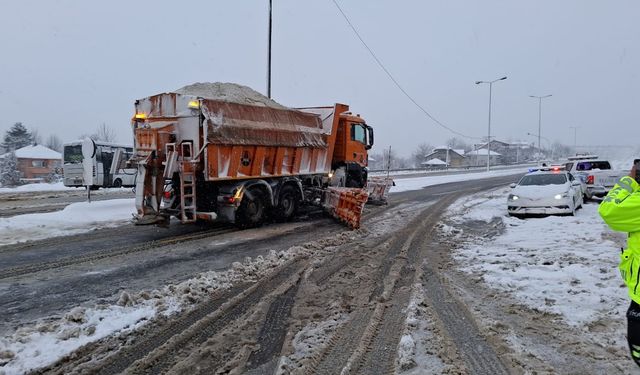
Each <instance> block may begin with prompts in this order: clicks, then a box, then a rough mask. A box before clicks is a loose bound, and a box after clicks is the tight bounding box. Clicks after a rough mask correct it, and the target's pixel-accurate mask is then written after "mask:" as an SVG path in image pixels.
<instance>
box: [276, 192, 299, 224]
mask: <svg viewBox="0 0 640 375" xmlns="http://www.w3.org/2000/svg"><path fill="white" fill-rule="evenodd" d="M299 204H300V194H299V192H298V191H297V190H296V189H295V188H294V187H293V186H291V185H285V186H284V187H283V188H282V191H281V192H280V198H279V199H278V206H277V207H276V210H275V214H276V219H277V220H278V221H287V220H291V218H292V217H293V215H295V213H296V211H297V209H298V205H299Z"/></svg>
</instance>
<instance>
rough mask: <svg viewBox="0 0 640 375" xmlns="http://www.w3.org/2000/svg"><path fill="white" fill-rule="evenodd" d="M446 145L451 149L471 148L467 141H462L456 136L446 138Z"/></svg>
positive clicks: (466, 149) (468, 149) (467, 149)
mask: <svg viewBox="0 0 640 375" xmlns="http://www.w3.org/2000/svg"><path fill="white" fill-rule="evenodd" d="M447 145H448V146H449V147H451V148H452V149H454V150H465V151H470V150H471V146H470V145H469V144H468V143H467V142H465V141H463V140H462V139H460V138H456V137H453V138H449V139H448V140H447Z"/></svg>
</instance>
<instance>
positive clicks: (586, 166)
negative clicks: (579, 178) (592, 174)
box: [576, 161, 611, 171]
mask: <svg viewBox="0 0 640 375" xmlns="http://www.w3.org/2000/svg"><path fill="white" fill-rule="evenodd" d="M592 169H611V164H609V162H608V161H582V162H580V163H578V165H576V170H577V171H590V170H592Z"/></svg>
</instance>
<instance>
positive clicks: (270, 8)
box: [267, 0, 273, 98]
mask: <svg viewBox="0 0 640 375" xmlns="http://www.w3.org/2000/svg"><path fill="white" fill-rule="evenodd" d="M272 1H273V0H269V45H268V46H267V49H268V52H267V97H268V98H271V13H272V5H273V4H272Z"/></svg>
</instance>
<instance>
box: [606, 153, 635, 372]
mask: <svg viewBox="0 0 640 375" xmlns="http://www.w3.org/2000/svg"><path fill="white" fill-rule="evenodd" d="M635 177H636V166H635V165H634V166H633V168H632V169H631V172H630V173H629V176H625V177H622V178H621V179H620V181H618V183H617V184H616V185H615V186H614V187H613V189H611V191H609V194H607V196H606V197H605V198H604V200H603V201H602V203H600V207H599V208H598V212H599V213H600V216H601V217H602V219H603V220H604V221H605V222H606V223H607V225H609V227H610V228H611V229H613V230H615V231H618V232H626V233H629V237H628V239H627V249H626V250H624V251H623V252H622V254H620V265H619V268H620V274H621V275H622V278H623V279H624V283H625V284H626V285H627V288H628V289H629V297H630V298H631V305H630V306H629V309H628V310H627V341H628V343H629V350H630V351H631V358H633V360H634V361H635V363H636V364H637V365H638V366H640V286H639V285H638V284H639V283H640V185H639V184H638V182H637V181H636V180H635Z"/></svg>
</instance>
